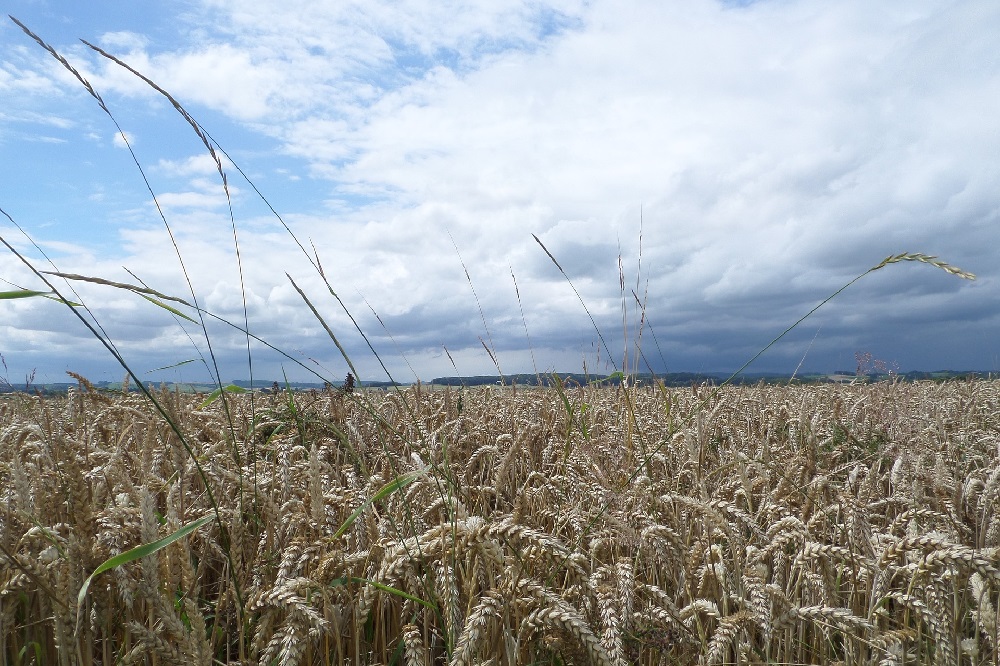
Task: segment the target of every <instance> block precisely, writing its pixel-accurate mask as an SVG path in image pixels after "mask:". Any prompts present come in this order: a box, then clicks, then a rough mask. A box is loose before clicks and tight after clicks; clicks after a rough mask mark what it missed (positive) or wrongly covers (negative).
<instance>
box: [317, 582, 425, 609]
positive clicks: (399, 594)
mask: <svg viewBox="0 0 1000 666" xmlns="http://www.w3.org/2000/svg"><path fill="white" fill-rule="evenodd" d="M348 583H360V584H362V585H371V586H372V587H374V588H375V589H376V590H382V591H383V592H388V593H389V594H394V595H396V596H397V597H401V598H403V599H409V600H410V601H413V602H415V603H418V604H420V605H421V606H425V607H427V608H430V609H431V610H432V611H435V612H436V611H437V607H436V606H435V605H434V604H433V603H431V602H430V601H427V600H426V599H421V598H420V597H416V596H413V595H412V594H409V593H408V592H404V591H403V590H400V589H399V588H395V587H392V586H390V585H385V584H383V583H379V582H377V581H374V580H368V579H367V578H357V577H355V576H349V577H347V578H337V579H335V580H332V581H330V587H340V586H342V585H347V584H348Z"/></svg>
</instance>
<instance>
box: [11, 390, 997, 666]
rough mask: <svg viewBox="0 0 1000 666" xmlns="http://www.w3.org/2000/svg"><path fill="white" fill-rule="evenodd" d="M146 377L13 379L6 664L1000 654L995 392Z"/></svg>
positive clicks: (942, 660) (892, 659) (780, 659)
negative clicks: (236, 392)
mask: <svg viewBox="0 0 1000 666" xmlns="http://www.w3.org/2000/svg"><path fill="white" fill-rule="evenodd" d="M157 397H158V398H159V400H160V402H161V404H163V405H164V406H165V408H166V410H167V411H168V413H169V414H170V416H171V418H172V419H173V420H174V421H175V422H176V424H177V425H178V427H179V430H180V432H181V433H182V434H183V436H184V438H185V440H186V441H187V442H188V443H189V444H190V446H191V447H192V449H193V453H194V458H192V457H191V456H190V455H189V454H188V452H187V451H186V450H185V449H184V447H183V446H182V445H181V442H180V440H179V438H178V436H177V433H175V432H174V431H172V430H171V428H170V427H169V426H168V425H167V424H166V423H165V421H164V419H163V418H162V417H161V415H160V414H158V413H157V412H156V411H154V410H153V409H151V407H150V406H149V403H148V402H147V401H146V400H145V399H144V398H142V397H139V396H136V395H123V394H115V395H108V394H105V393H100V392H98V391H96V390H93V389H92V388H90V387H88V386H87V384H86V383H85V382H83V383H82V385H81V387H80V389H79V390H77V391H74V392H73V393H72V394H71V395H70V396H69V397H68V398H65V399H57V398H45V399H43V398H39V397H29V396H25V395H19V396H8V397H6V398H5V399H4V400H3V401H0V492H2V493H3V497H2V501H0V546H2V549H3V550H2V553H0V640H2V652H0V662H2V663H4V664H22V663H24V664H26V663H43V664H98V663H100V664H127V663H150V664H151V663H157V664H159V663H185V664H196V663H197V664H206V665H208V664H213V663H260V664H272V663H277V664H300V663H302V664H345V663H359V664H391V663H398V664H407V665H410V664H446V663H447V664H454V665H458V664H495V665H498V666H499V665H501V664H529V663H544V664H696V663H708V664H733V663H740V664H758V663H759V664H763V663H771V664H806V663H808V664H817V663H846V664H904V663H907V664H914V663H915V664H932V663H933V664H970V663H972V664H979V663H995V662H996V660H997V658H998V652H997V638H998V633H1000V632H998V623H997V613H996V609H997V605H998V603H1000V599H998V586H1000V558H998V552H1000V551H998V546H1000V517H998V515H997V511H996V507H997V505H998V495H1000V466H998V464H997V451H998V443H1000V440H998V435H997V433H998V425H1000V424H998V420H1000V383H996V382H985V381H979V382H966V383H947V384H933V383H920V384H903V383H880V384H875V385H864V384H862V385H847V386H845V385H821V386H808V387H805V386H784V387H774V386H763V385H761V386H757V387H725V388H723V389H721V390H719V391H717V392H714V391H712V390H711V389H710V388H708V387H692V388H688V389H662V388H658V387H631V388H618V389H609V388H594V387H574V388H567V389H565V390H564V391H561V390H556V389H526V388H522V387H516V388H514V389H511V388H505V389H498V388H487V389H477V390H468V389H461V390H453V389H447V390H441V391H427V390H425V389H423V388H421V387H419V386H418V387H414V388H411V389H409V390H407V391H405V392H401V393H391V392H390V393H382V392H375V391H357V392H355V393H350V394H348V393H342V392H333V391H331V392H325V393H322V392H321V393H314V394H288V393H283V394H277V395H267V396H264V395H259V394H256V395H253V396H250V395H242V396H228V397H227V398H226V399H225V400H221V399H220V400H216V401H215V402H212V403H211V404H207V405H206V404H205V400H204V397H200V398H199V397H195V396H186V395H180V394H169V393H166V392H160V393H159V394H158V396H157ZM227 406H228V409H226V408H225V407H227ZM227 413H228V416H227ZM196 461H197V463H198V465H200V466H201V469H202V470H203V475H202V474H200V473H199V472H198V471H197V469H196V467H195V462H196ZM206 484H207V486H206ZM209 489H210V490H211V491H212V496H213V497H214V498H215V500H216V502H217V503H218V512H219V514H218V515H219V518H220V519H221V520H212V521H210V522H207V523H205V524H204V525H201V526H199V527H198V529H195V530H193V531H192V532H191V533H190V534H188V535H187V536H186V537H184V538H181V539H178V540H177V541H176V542H174V543H172V544H171V545H169V546H166V547H163V548H162V549H160V550H158V551H156V552H153V553H152V554H148V555H146V556H145V557H142V558H137V559H135V560H133V561H130V562H125V563H122V564H120V565H119V566H115V567H112V568H110V569H109V570H108V571H106V572H104V573H101V574H99V575H98V576H96V577H94V578H93V580H92V582H91V583H90V587H89V590H88V591H87V593H86V594H85V595H83V597H82V599H81V598H80V597H79V592H80V589H81V587H82V585H83V583H84V580H85V579H86V578H87V577H88V576H89V575H90V574H91V573H92V572H94V571H95V569H97V567H98V566H99V565H101V563H102V562H105V561H106V560H108V559H109V558H111V557H113V556H116V555H120V554H122V553H125V552H127V551H128V550H129V549H131V548H133V547H135V546H138V545H140V544H145V543H151V542H155V541H156V540H157V539H161V538H162V537H164V536H166V535H169V534H172V533H175V532H176V531H177V530H178V529H179V528H180V527H181V526H182V525H185V524H189V523H191V522H192V521H194V520H196V519H199V518H202V517H204V516H214V515H215V513H214V510H213V508H212V506H211V503H210V502H209V499H208V494H207V492H206V490H209Z"/></svg>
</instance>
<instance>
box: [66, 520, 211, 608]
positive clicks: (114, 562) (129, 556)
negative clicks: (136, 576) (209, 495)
mask: <svg viewBox="0 0 1000 666" xmlns="http://www.w3.org/2000/svg"><path fill="white" fill-rule="evenodd" d="M214 519H215V518H214V516H204V517H202V518H199V519H198V520H196V521H194V522H191V523H188V524H187V525H185V526H184V527H182V528H180V529H179V530H177V531H176V532H174V533H173V534H171V535H169V536H165V537H163V538H162V539H160V540H158V541H154V542H152V543H146V544H143V545H141V546H136V547H135V548H133V549H132V550H127V551H125V552H124V553H121V554H120V555H115V556H114V557H112V558H110V559H108V560H105V561H104V563H103V564H101V566H99V567H97V568H96V569H94V573H92V574H90V575H89V576H87V579H86V580H85V581H83V587H81V588H80V593H79V594H78V595H77V596H76V603H77V608H78V609H80V608H83V600H84V598H85V597H86V596H87V590H89V589H90V582H91V581H92V580H94V577H96V576H98V575H99V574H102V573H104V572H105V571H107V570H108V569H114V568H115V567H120V566H121V565H123V564H128V563H129V562H132V561H134V560H137V559H139V558H140V557H146V556H147V555H152V554H153V553H155V552H157V551H160V550H163V549H164V548H166V547H167V546H169V545H170V544H172V543H173V542H175V541H177V540H179V539H183V538H184V537H186V536H187V535H188V534H190V533H191V532H194V531H195V530H196V529H198V528H199V527H201V526H202V525H204V524H205V523H208V522H211V521H212V520H214Z"/></svg>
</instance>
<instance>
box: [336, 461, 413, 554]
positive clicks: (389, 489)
mask: <svg viewBox="0 0 1000 666" xmlns="http://www.w3.org/2000/svg"><path fill="white" fill-rule="evenodd" d="M426 473H427V470H426V469H418V470H415V471H413V472H409V473H407V474H403V475H402V476H398V477H396V478H395V479H393V480H392V481H390V482H389V483H387V484H385V485H384V486H382V487H381V488H380V489H379V491H378V492H377V493H375V494H374V495H372V496H371V497H369V498H368V499H366V500H365V501H364V502H362V503H361V506H359V507H358V508H357V509H355V510H354V513H352V514H351V515H350V516H349V517H348V518H347V520H345V521H344V524H343V525H341V526H340V529H339V530H337V533H336V534H334V535H333V538H334V539H336V538H338V537H340V536H341V535H342V534H343V533H344V532H346V531H347V530H349V529H350V528H351V525H353V524H354V521H355V520H357V519H358V516H360V515H361V514H362V513H364V512H365V509H367V508H368V507H369V506H371V504H372V503H373V502H377V501H378V500H380V499H384V498H386V497H388V496H389V495H391V494H393V493H394V492H396V491H397V490H399V489H401V488H405V487H406V486H408V485H410V484H411V483H413V482H414V481H416V480H417V479H419V478H420V477H421V476H423V475H424V474H426Z"/></svg>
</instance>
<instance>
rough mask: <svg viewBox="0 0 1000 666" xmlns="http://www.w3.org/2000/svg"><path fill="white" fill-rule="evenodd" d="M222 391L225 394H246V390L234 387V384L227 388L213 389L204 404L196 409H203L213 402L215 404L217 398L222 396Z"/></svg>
mask: <svg viewBox="0 0 1000 666" xmlns="http://www.w3.org/2000/svg"><path fill="white" fill-rule="evenodd" d="M223 391H225V392H226V393H246V392H247V390H246V389H245V388H243V387H242V386H236V385H235V384H230V385H229V386H223V387H222V388H217V389H215V390H214V391H212V392H211V393H209V394H208V398H206V399H205V402H203V403H201V404H200V405H198V409H205V408H206V407H208V406H209V405H211V404H212V403H213V402H215V401H216V400H218V399H219V396H221V395H222V392H223Z"/></svg>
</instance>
